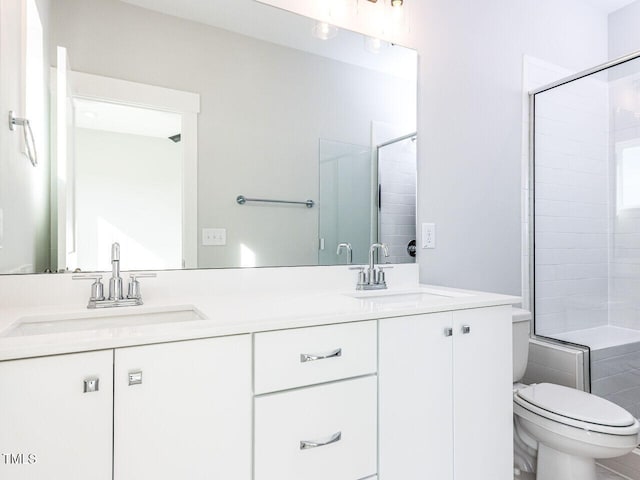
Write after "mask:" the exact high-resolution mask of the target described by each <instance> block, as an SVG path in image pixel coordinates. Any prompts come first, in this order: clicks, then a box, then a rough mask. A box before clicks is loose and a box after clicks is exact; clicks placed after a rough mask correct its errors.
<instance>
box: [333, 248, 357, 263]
mask: <svg viewBox="0 0 640 480" xmlns="http://www.w3.org/2000/svg"><path fill="white" fill-rule="evenodd" d="M343 248H346V249H347V265H351V264H352V263H353V249H352V248H351V244H350V243H341V244H340V245H338V250H336V255H340V252H342V249H343Z"/></svg>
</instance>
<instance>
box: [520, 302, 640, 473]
mask: <svg viewBox="0 0 640 480" xmlns="http://www.w3.org/2000/svg"><path fill="white" fill-rule="evenodd" d="M530 318H531V316H530V314H529V313H528V312H525V311H523V310H519V309H514V314H513V349H514V377H513V379H514V396H513V411H514V427H515V432H514V436H515V450H516V455H515V456H516V458H517V459H520V463H521V465H516V466H517V467H519V468H521V467H522V466H523V465H525V466H530V465H532V464H535V466H536V471H537V476H536V478H537V480H596V462H595V459H604V458H614V457H619V456H622V455H626V454H627V453H629V452H631V451H632V450H633V449H634V448H635V447H636V446H638V443H639V442H640V439H639V433H640V423H639V422H638V420H637V419H636V418H634V417H633V415H631V414H630V413H629V412H627V411H626V410H625V409H624V408H622V407H620V406H618V405H616V404H614V403H612V402H610V401H608V400H605V399H603V398H600V397H597V396H595V395H592V394H590V393H586V392H582V391H580V390H576V389H574V388H569V387H564V386H561V385H554V384H550V383H540V384H536V385H530V386H527V385H522V384H520V383H517V382H518V381H520V380H521V379H522V377H523V376H524V371H525V369H526V364H527V357H528V350H529V348H528V347H529V321H530ZM536 456H537V458H536ZM525 457H529V458H525ZM525 471H527V470H525Z"/></svg>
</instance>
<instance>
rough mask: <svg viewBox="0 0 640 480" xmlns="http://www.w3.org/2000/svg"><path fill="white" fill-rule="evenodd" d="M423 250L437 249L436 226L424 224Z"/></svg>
mask: <svg viewBox="0 0 640 480" xmlns="http://www.w3.org/2000/svg"><path fill="white" fill-rule="evenodd" d="M422 248H436V224H435V223H423V224H422Z"/></svg>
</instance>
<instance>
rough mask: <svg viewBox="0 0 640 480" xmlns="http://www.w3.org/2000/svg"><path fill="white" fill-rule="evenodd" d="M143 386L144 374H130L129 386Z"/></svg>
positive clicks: (138, 372)
mask: <svg viewBox="0 0 640 480" xmlns="http://www.w3.org/2000/svg"><path fill="white" fill-rule="evenodd" d="M132 385H142V372H141V371H137V372H130V373H129V386H132Z"/></svg>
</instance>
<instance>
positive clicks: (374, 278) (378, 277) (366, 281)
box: [356, 243, 393, 290]
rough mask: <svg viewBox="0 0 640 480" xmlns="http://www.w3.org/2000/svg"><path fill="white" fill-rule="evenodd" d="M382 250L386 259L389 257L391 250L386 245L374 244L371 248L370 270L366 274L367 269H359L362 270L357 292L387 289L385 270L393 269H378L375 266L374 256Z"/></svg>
mask: <svg viewBox="0 0 640 480" xmlns="http://www.w3.org/2000/svg"><path fill="white" fill-rule="evenodd" d="M378 249H380V250H382V252H383V253H384V256H385V257H388V256H389V249H388V248H387V246H386V245H385V244H384V243H374V244H373V245H371V247H370V248H369V268H368V269H367V271H366V272H365V270H364V268H365V267H357V269H359V270H360V273H359V274H358V284H357V285H356V290H384V289H386V288H387V281H386V278H385V273H384V270H385V269H386V268H393V267H377V268H376V266H375V264H374V256H375V253H376V250H378Z"/></svg>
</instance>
